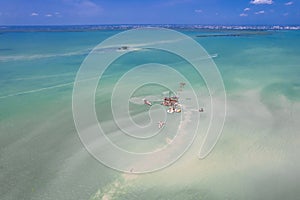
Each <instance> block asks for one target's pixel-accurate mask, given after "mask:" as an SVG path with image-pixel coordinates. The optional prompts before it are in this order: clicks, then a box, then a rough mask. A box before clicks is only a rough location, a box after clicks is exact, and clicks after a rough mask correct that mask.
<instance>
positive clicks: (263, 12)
mask: <svg viewBox="0 0 300 200" xmlns="http://www.w3.org/2000/svg"><path fill="white" fill-rule="evenodd" d="M255 14H256V15H260V14H265V11H264V10H261V11H258V12H256V13H255Z"/></svg>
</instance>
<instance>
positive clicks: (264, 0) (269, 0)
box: [250, 0, 274, 5]
mask: <svg viewBox="0 0 300 200" xmlns="http://www.w3.org/2000/svg"><path fill="white" fill-rule="evenodd" d="M250 3H252V4H255V5H257V4H273V3H274V2H273V0H252V1H250Z"/></svg>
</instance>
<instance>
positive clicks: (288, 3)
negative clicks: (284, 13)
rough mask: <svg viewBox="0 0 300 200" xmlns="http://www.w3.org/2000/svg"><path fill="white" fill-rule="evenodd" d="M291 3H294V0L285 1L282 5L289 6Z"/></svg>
mask: <svg viewBox="0 0 300 200" xmlns="http://www.w3.org/2000/svg"><path fill="white" fill-rule="evenodd" d="M293 3H294V2H292V1H289V2H287V3H285V4H284V5H286V6H290V5H293Z"/></svg>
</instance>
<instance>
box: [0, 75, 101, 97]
mask: <svg viewBox="0 0 300 200" xmlns="http://www.w3.org/2000/svg"><path fill="white" fill-rule="evenodd" d="M93 79H97V78H90V79H86V80H81V81H78V82H83V81H90V80H93ZM70 85H74V81H72V82H69V83H64V84H59V85H54V86H49V87H44V88H39V89H35V90H28V91H23V92H17V93H13V94H9V95H5V96H0V99H5V98H8V97H14V96H19V95H24V94H30V93H36V92H42V91H45V90H51V89H55V88H60V87H66V86H70Z"/></svg>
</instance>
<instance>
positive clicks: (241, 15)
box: [240, 13, 248, 17]
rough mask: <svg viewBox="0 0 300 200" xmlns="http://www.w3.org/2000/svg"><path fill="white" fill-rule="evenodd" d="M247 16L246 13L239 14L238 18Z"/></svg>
mask: <svg viewBox="0 0 300 200" xmlns="http://www.w3.org/2000/svg"><path fill="white" fill-rule="evenodd" d="M247 16H248V14H246V13H241V14H240V17H247Z"/></svg>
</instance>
